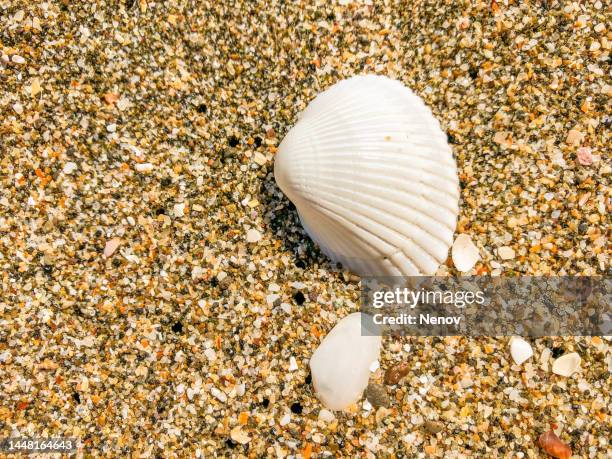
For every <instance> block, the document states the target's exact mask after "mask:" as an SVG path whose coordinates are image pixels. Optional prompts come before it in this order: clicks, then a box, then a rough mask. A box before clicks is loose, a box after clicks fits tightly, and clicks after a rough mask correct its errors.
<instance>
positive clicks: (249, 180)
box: [0, 0, 612, 459]
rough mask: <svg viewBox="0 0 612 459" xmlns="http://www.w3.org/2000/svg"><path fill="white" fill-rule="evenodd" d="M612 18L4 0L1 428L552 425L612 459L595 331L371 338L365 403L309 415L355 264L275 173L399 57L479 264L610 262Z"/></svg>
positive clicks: (478, 452) (90, 445)
mask: <svg viewBox="0 0 612 459" xmlns="http://www.w3.org/2000/svg"><path fill="white" fill-rule="evenodd" d="M610 23H611V13H610V5H609V4H608V5H606V3H605V2H603V1H599V0H598V1H582V2H577V1H575V2H571V1H558V0H539V1H536V0H531V1H511V0H505V1H504V0H498V1H492V2H491V1H486V2H484V1H434V0H431V1H401V2H400V1H395V2H392V1H384V2H383V1H374V0H372V1H362V2H360V1H347V0H344V1H339V2H336V1H331V0H330V1H316V2H315V1H313V2H310V1H308V2H307V1H286V2H285V1H277V0H266V1H263V0H258V1H247V0H241V1H178V0H166V1H149V0H125V1H123V0H121V1H107V2H100V1H98V2H94V1H91V2H89V1H87V2H79V1H69V0H61V1H40V2H39V1H16V0H0V438H6V437H72V438H77V439H78V440H79V444H80V445H81V446H80V450H79V451H80V452H79V455H82V456H83V457H109V458H118V457H133V458H138V457H141V458H146V457H151V458H154V457H164V458H165V457H250V458H259V457H279V458H281V457H302V458H309V457H311V458H314V457H327V456H336V457H407V458H424V457H437V458H472V457H477V458H496V457H499V458H538V457H546V455H545V453H544V452H543V451H542V449H541V448H540V447H539V446H538V444H537V439H538V437H539V435H540V434H542V433H544V432H546V431H548V430H549V424H550V423H551V422H552V423H556V424H557V432H558V433H559V437H560V438H561V440H562V441H563V442H564V443H566V444H567V445H569V446H570V447H571V448H572V451H573V454H574V456H573V457H574V458H577V457H580V458H601V459H603V458H608V457H610V454H611V446H610V411H609V410H610V406H611V400H610V390H611V384H610V370H611V367H612V356H611V351H610V342H609V341H608V340H607V339H606V338H599V337H594V338H590V337H575V338H573V337H567V338H542V339H537V340H530V343H531V345H532V347H533V349H534V355H533V357H532V358H531V359H529V360H528V361H527V362H525V363H523V364H522V365H515V364H514V362H513V361H512V359H511V357H510V352H509V346H508V339H507V338H477V339H475V338H465V337H456V338H433V337H432V338H401V339H400V338H386V339H384V340H383V352H382V355H381V358H380V362H379V368H378V369H376V368H373V369H374V370H375V371H373V372H372V375H371V379H370V380H371V382H372V384H373V385H372V386H371V387H370V388H369V389H368V391H367V394H368V399H369V401H365V398H364V399H363V400H362V401H360V402H359V403H358V404H357V405H355V406H354V407H353V408H352V409H351V410H350V412H336V413H333V414H332V413H330V412H327V411H322V410H323V406H322V405H321V403H320V402H319V401H318V399H317V398H316V396H315V394H314V390H313V387H312V384H311V377H310V376H309V369H308V361H309V358H310V356H311V355H312V353H313V352H314V350H315V349H316V347H317V345H318V343H319V342H320V340H321V339H322V338H323V337H324V336H325V334H326V333H327V332H328V331H329V330H330V329H331V328H332V327H333V326H334V324H336V323H337V322H338V320H339V319H340V318H342V317H344V316H346V315H347V314H349V313H350V312H354V311H355V310H357V309H358V302H359V284H358V279H356V278H355V277H354V276H352V275H350V274H349V273H347V272H343V271H342V270H338V269H336V267H334V266H332V265H331V263H330V262H329V260H328V259H327V258H326V257H325V256H324V255H323V254H321V252H320V251H319V249H318V248H317V247H316V246H315V245H314V244H313V243H312V242H311V241H310V239H309V238H308V237H307V235H306V234H305V232H304V230H303V229H302V227H301V225H300V223H299V220H298V217H297V213H296V211H295V208H294V207H293V205H292V204H291V203H290V202H289V201H288V200H287V198H285V197H284V196H283V195H282V193H281V192H280V190H279V189H278V187H277V186H276V184H275V182H274V178H273V174H272V171H273V161H274V154H275V151H276V149H277V147H278V145H279V143H280V141H281V140H282V138H283V136H284V134H285V133H286V132H287V131H288V130H289V129H290V127H291V126H292V125H293V124H294V123H295V120H296V117H297V115H298V114H299V112H300V111H301V110H303V109H304V108H305V107H306V105H307V104H308V103H309V102H310V101H311V100H312V99H313V98H314V97H315V96H316V95H317V94H318V93H319V92H320V91H322V90H324V89H326V88H328V87H329V86H330V85H332V84H334V83H335V82H337V81H339V80H341V79H344V78H348V77H350V76H353V75H357V74H362V73H377V74H382V75H387V76H389V77H391V78H394V79H398V80H400V81H402V82H403V83H404V84H405V85H407V86H408V87H410V88H412V89H413V90H414V91H415V92H416V93H417V94H418V95H419V96H421V97H422V98H423V99H424V100H425V102H426V103H427V104H428V105H429V106H430V107H431V109H432V111H433V113H434V115H435V116H436V117H437V119H439V120H440V123H441V125H442V128H443V129H444V130H445V131H446V132H447V133H448V139H449V143H450V144H451V147H452V149H453V152H454V155H455V157H456V160H457V165H458V169H459V175H460V183H461V203H460V216H459V222H458V230H457V233H458V234H459V233H465V234H467V235H468V236H469V237H470V238H471V240H472V241H473V242H474V244H475V245H476V247H477V248H478V250H479V253H480V261H479V262H478V263H477V264H476V266H475V267H474V269H473V270H472V271H471V272H470V273H469V274H477V275H502V276H505V275H516V274H533V275H562V274H568V275H589V276H593V275H605V274H607V273H609V269H610V267H609V242H610V240H609V231H610V229H609V210H610V194H609V192H610V189H609V180H610V172H611V167H610V161H609V159H610V158H609V153H610V149H609V146H610V122H611V121H610V95H611V92H612V86H611V84H612V82H611V78H610V76H611V75H610V47H611V41H612V31H611V30H610ZM440 272H441V273H442V274H444V273H450V274H455V273H456V271H455V269H454V267H453V264H452V261H451V260H450V258H449V260H448V262H447V263H446V265H444V266H442V267H441V269H440ZM569 352H576V353H578V354H579V355H580V357H581V359H582V360H581V366H580V369H579V371H578V372H576V373H574V374H573V375H572V376H570V377H562V376H558V375H555V374H553V373H552V371H551V363H552V361H553V360H554V359H555V358H557V357H559V356H560V355H563V354H566V353H569ZM400 365H402V367H401V368H402V369H404V370H405V374H404V376H403V377H402V378H401V379H399V380H398V381H396V382H395V383H394V384H389V383H393V382H394V379H397V378H394V379H391V380H387V381H386V382H385V373H386V372H388V371H390V370H389V369H390V368H399V366H400ZM395 376H397V377H399V376H401V375H399V374H396V375H395ZM549 457H550V456H549Z"/></svg>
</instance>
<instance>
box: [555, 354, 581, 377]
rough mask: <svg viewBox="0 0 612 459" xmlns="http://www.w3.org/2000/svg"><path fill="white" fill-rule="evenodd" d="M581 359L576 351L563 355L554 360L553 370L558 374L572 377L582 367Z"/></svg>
mask: <svg viewBox="0 0 612 459" xmlns="http://www.w3.org/2000/svg"><path fill="white" fill-rule="evenodd" d="M580 360H581V359H580V356H579V355H578V354H577V353H575V352H571V353H569V354H565V355H562V356H561V357H559V358H558V359H557V360H555V361H554V362H553V365H552V371H553V373H554V374H556V375H559V376H565V377H570V376H571V375H573V374H574V372H576V371H578V369H579V368H580Z"/></svg>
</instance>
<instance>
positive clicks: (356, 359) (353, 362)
mask: <svg viewBox="0 0 612 459" xmlns="http://www.w3.org/2000/svg"><path fill="white" fill-rule="evenodd" d="M361 334H362V332H361V313H359V312H356V313H353V314H350V315H349V316H347V317H345V318H344V319H342V320H341V321H340V322H339V323H338V324H337V325H336V326H335V327H334V328H333V329H332V330H331V331H330V332H329V334H328V335H327V336H326V337H325V338H324V339H323V341H321V344H320V345H319V347H318V348H317V350H316V351H315V352H314V354H313V355H312V358H311V359H310V371H311V373H312V383H313V386H314V389H315V392H316V393H317V396H318V397H319V399H320V400H321V401H322V402H323V404H324V405H325V406H326V407H327V408H328V409H330V410H343V409H345V408H348V407H349V405H351V404H353V403H355V402H357V401H358V400H359V399H360V398H361V395H362V394H363V391H364V389H365V388H366V386H367V385H368V379H369V377H370V365H372V362H374V361H375V360H377V359H378V357H379V354H380V344H381V337H380V336H361Z"/></svg>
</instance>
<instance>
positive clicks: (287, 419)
mask: <svg viewBox="0 0 612 459" xmlns="http://www.w3.org/2000/svg"><path fill="white" fill-rule="evenodd" d="M290 422H291V415H290V414H289V413H286V414H285V415H284V416H283V417H282V418H280V420H279V421H278V423H279V424H280V425H281V426H286V425H287V424H289V423H290Z"/></svg>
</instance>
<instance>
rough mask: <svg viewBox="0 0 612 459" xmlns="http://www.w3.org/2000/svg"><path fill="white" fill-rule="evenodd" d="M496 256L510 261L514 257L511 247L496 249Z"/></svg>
mask: <svg viewBox="0 0 612 459" xmlns="http://www.w3.org/2000/svg"><path fill="white" fill-rule="evenodd" d="M497 254H498V255H499V257H500V258H501V259H502V260H512V259H513V258H514V256H515V255H516V254H515V252H514V249H513V248H512V247H507V246H504V247H500V248H499V249H497Z"/></svg>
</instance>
